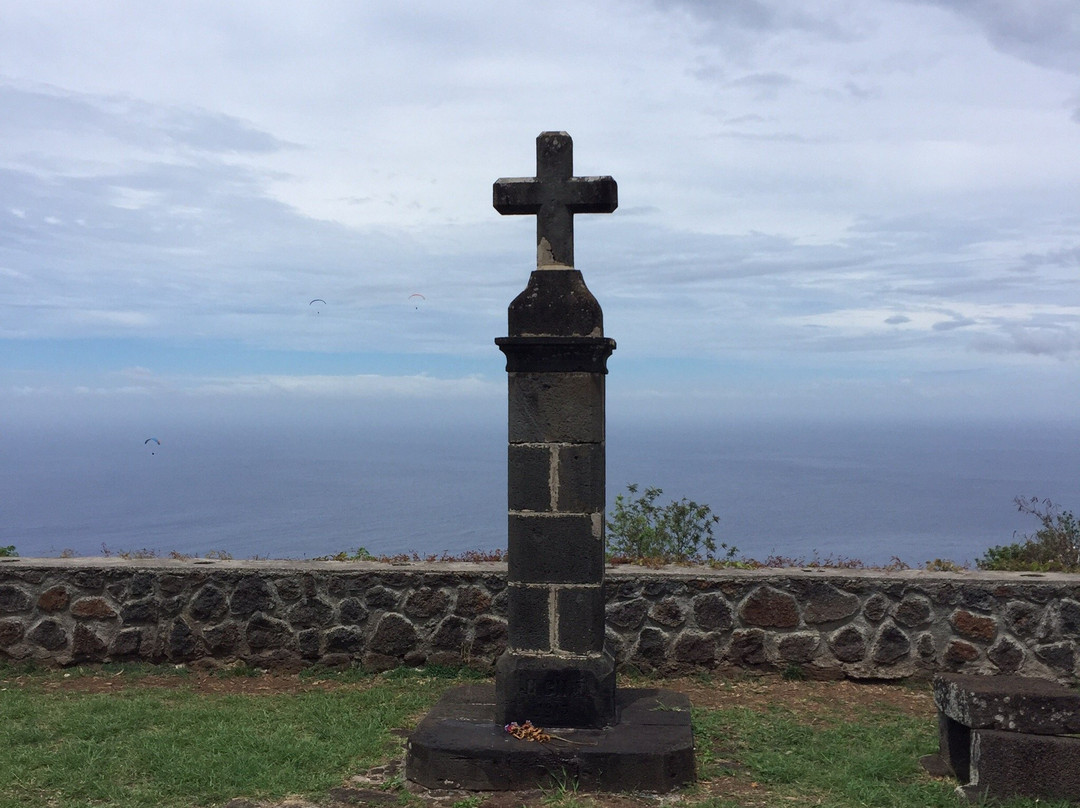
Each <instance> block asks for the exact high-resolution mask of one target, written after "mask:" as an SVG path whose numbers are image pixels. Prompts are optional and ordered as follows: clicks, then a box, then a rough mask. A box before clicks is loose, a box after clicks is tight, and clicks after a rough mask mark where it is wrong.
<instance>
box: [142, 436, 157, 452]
mask: <svg viewBox="0 0 1080 808" xmlns="http://www.w3.org/2000/svg"><path fill="white" fill-rule="evenodd" d="M148 443H153V444H156V445H158V446H160V445H161V441H159V440H158V439H157V438H147V439H146V440H144V441H143V446H145V445H146V444H148ZM150 454H154V452H150Z"/></svg>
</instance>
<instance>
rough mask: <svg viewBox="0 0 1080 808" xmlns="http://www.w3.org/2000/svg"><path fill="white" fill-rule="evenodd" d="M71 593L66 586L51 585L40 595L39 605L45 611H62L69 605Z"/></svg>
mask: <svg viewBox="0 0 1080 808" xmlns="http://www.w3.org/2000/svg"><path fill="white" fill-rule="evenodd" d="M70 602H71V595H70V594H68V590H67V587H66V586H50V587H49V588H48V589H46V590H45V591H44V592H42V593H41V594H40V595H39V596H38V602H37V606H38V608H39V609H41V611H43V612H60V611H63V610H64V609H66V608H67V607H68V604H69V603H70Z"/></svg>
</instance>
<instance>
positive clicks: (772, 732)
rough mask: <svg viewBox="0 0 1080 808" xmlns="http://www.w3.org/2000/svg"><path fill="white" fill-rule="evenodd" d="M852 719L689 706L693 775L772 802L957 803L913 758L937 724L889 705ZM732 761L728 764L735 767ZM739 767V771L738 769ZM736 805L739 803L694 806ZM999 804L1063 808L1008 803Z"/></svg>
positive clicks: (846, 807) (928, 745) (949, 806)
mask: <svg viewBox="0 0 1080 808" xmlns="http://www.w3.org/2000/svg"><path fill="white" fill-rule="evenodd" d="M859 712H860V715H859V717H858V718H857V719H856V720H854V721H851V720H839V719H837V720H832V721H830V720H827V719H826V720H821V719H819V720H816V721H815V722H814V725H813V726H810V725H808V724H807V723H805V722H802V721H799V720H798V719H797V718H796V717H795V716H794V715H793V714H792V713H791V712H790V711H788V710H787V709H786V708H784V707H783V706H781V705H774V706H772V707H771V708H770V709H769V710H768V711H766V712H761V711H757V710H750V709H745V708H735V709H725V710H697V709H695V711H694V735H695V743H696V745H697V753H698V761H699V763H698V765H699V772H698V773H699V776H700V777H702V778H709V777H715V776H721V775H724V774H728V775H731V774H740V772H742V773H741V774H740V776H743V777H744V779H750V780H752V781H753V782H756V783H758V784H759V786H760V787H761V788H762V789H765V790H767V791H768V792H770V793H771V794H772V795H774V796H775V797H776V798H777V800H776V802H775V804H777V805H797V806H802V805H806V806H810V805H814V806H817V805H820V806H823V807H825V806H828V807H829V808H855V807H856V806H874V808H956V806H957V805H958V804H960V803H959V801H958V798H957V796H956V794H955V787H956V783H955V781H952V780H940V779H934V778H931V777H929V776H927V775H926V774H925V773H924V772H923V771H922V769H921V767H920V765H919V763H918V761H919V758H920V757H922V756H923V755H926V754H930V753H931V752H936V751H937V742H938V739H937V723H936V721H935V720H934V719H933V718H932V717H920V716H911V715H906V714H903V713H901V712H900V711H898V710H895V709H890V708H886V707H883V708H880V709H872V710H871V709H863V710H860V711H859ZM733 766H734V768H733ZM742 767H745V771H743V768H742ZM699 804H700V805H701V806H708V808H729V806H730V808H735V806H738V805H739V804H740V803H739V802H738V801H709V800H704V801H702V802H700V803H699ZM999 805H1000V806H1002V808H1034V807H1035V806H1038V807H1039V808H1068V803H1065V802H1061V803H1047V802H1039V801H1036V800H1013V801H1010V802H1005V803H1000V804H999Z"/></svg>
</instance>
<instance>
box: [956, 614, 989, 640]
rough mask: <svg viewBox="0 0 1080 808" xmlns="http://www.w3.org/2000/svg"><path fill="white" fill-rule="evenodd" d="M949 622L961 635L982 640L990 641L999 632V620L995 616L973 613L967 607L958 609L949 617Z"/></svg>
mask: <svg viewBox="0 0 1080 808" xmlns="http://www.w3.org/2000/svg"><path fill="white" fill-rule="evenodd" d="M949 623H950V624H952V627H953V629H954V630H955V631H956V633H957V634H959V635H960V636H961V637H965V638H967V639H969V640H978V641H980V642H990V641H991V640H993V639H994V636H995V635H996V634H997V620H995V619H994V618H993V617H984V616H983V615H978V614H972V613H971V612H969V611H968V610H967V609H957V610H956V611H955V612H953V613H952V615H951V616H950V617H949Z"/></svg>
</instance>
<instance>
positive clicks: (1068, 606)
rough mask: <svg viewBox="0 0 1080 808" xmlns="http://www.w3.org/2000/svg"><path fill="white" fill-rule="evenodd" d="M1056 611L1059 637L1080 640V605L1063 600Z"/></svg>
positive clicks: (1072, 601) (1073, 601)
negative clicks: (1057, 612)
mask: <svg viewBox="0 0 1080 808" xmlns="http://www.w3.org/2000/svg"><path fill="white" fill-rule="evenodd" d="M1058 609H1059V618H1058V620H1059V622H1058V630H1059V631H1060V632H1061V636H1062V637H1065V638H1072V639H1080V603H1077V602H1076V601H1075V600H1063V601H1061V603H1060V605H1059V606H1058Z"/></svg>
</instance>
